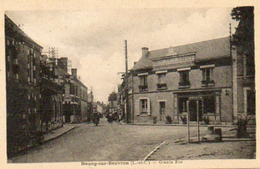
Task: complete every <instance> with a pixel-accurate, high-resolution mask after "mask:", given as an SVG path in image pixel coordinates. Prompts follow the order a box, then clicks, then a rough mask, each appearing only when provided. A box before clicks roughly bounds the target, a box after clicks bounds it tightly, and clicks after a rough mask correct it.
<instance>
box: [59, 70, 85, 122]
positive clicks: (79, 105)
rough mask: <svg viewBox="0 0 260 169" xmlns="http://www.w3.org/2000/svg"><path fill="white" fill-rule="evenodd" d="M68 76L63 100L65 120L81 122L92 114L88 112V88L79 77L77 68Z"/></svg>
mask: <svg viewBox="0 0 260 169" xmlns="http://www.w3.org/2000/svg"><path fill="white" fill-rule="evenodd" d="M71 72H72V75H68V76H67V77H66V82H65V94H64V100H63V106H64V118H65V122H69V123H80V122H82V121H86V120H87V119H88V118H89V117H88V116H90V115H89V113H88V88H87V87H86V86H85V85H84V84H83V83H82V82H81V81H80V80H79V79H78V78H77V69H72V70H71Z"/></svg>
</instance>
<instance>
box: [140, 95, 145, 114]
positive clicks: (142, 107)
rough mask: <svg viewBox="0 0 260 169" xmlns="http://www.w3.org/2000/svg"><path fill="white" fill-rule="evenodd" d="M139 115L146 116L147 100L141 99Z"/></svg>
mask: <svg viewBox="0 0 260 169" xmlns="http://www.w3.org/2000/svg"><path fill="white" fill-rule="evenodd" d="M140 101H141V114H147V99H141V100H140Z"/></svg>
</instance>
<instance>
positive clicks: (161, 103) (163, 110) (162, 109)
mask: <svg viewBox="0 0 260 169" xmlns="http://www.w3.org/2000/svg"><path fill="white" fill-rule="evenodd" d="M159 104H160V121H162V120H164V119H165V102H159Z"/></svg>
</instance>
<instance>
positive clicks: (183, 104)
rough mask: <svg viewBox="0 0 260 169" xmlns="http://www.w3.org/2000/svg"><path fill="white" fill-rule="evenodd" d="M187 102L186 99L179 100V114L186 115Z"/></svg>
mask: <svg viewBox="0 0 260 169" xmlns="http://www.w3.org/2000/svg"><path fill="white" fill-rule="evenodd" d="M187 101H188V97H185V98H180V99H179V111H180V113H186V112H187Z"/></svg>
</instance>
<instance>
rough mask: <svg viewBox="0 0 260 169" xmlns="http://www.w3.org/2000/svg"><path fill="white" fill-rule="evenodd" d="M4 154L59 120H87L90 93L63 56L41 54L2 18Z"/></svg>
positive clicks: (21, 146)
mask: <svg viewBox="0 0 260 169" xmlns="http://www.w3.org/2000/svg"><path fill="white" fill-rule="evenodd" d="M5 46H6V47H5V53H6V96H7V99H6V100H7V151H8V154H9V155H10V154H12V153H16V152H18V151H20V150H22V149H25V148H27V147H28V146H32V145H33V144H35V143H37V142H39V141H40V140H39V139H42V134H43V133H46V132H49V131H51V130H54V129H56V128H59V127H62V126H63V123H64V122H68V123H79V122H82V121H87V120H90V116H91V113H92V102H93V94H92V92H90V93H89V92H88V88H87V87H86V86H85V85H84V84H83V83H82V82H81V81H80V80H79V79H78V77H77V69H75V68H74V69H71V72H72V73H71V74H69V73H68V58H66V57H61V58H54V57H49V56H47V55H43V54H42V50H43V47H42V46H40V45H39V44H37V43H36V42H35V41H33V40H32V39H31V38H30V37H29V36H28V35H27V34H25V33H24V32H23V31H22V30H21V29H20V28H19V27H18V26H17V25H16V24H15V23H14V22H13V21H12V20H11V19H10V18H9V17H8V16H6V15H5Z"/></svg>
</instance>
